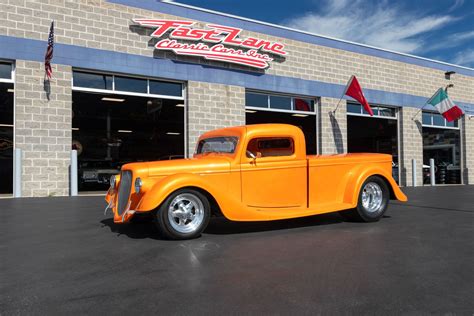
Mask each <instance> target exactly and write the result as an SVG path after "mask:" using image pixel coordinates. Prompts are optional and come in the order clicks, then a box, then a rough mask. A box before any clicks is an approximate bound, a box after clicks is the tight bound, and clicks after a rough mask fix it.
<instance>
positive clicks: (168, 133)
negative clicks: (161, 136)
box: [166, 132, 181, 135]
mask: <svg viewBox="0 0 474 316" xmlns="http://www.w3.org/2000/svg"><path fill="white" fill-rule="evenodd" d="M166 135H181V133H177V132H166Z"/></svg>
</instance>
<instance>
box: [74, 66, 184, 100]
mask: <svg viewBox="0 0 474 316" xmlns="http://www.w3.org/2000/svg"><path fill="white" fill-rule="evenodd" d="M73 87H74V90H82V91H91V90H97V92H108V91H113V92H114V93H117V94H125V95H141V96H153V97H167V98H170V99H175V100H178V99H181V100H182V99H183V84H182V83H179V82H168V81H159V80H151V79H142V78H134V77H125V76H118V75H113V74H98V73H89V72H83V71H74V72H73Z"/></svg>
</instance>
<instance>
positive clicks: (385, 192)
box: [339, 176, 390, 222]
mask: <svg viewBox="0 0 474 316" xmlns="http://www.w3.org/2000/svg"><path fill="white" fill-rule="evenodd" d="M372 188H375V191H376V192H377V190H378V189H380V191H381V194H380V196H381V201H380V205H379V203H374V205H375V206H374V207H373V208H372V209H371V208H370V207H368V206H367V203H365V204H364V202H363V197H362V196H363V194H364V192H365V193H366V192H367V190H371V191H374V190H373V189H372ZM366 194H367V193H366ZM369 200H370V199H369ZM389 200H390V191H389V189H388V187H387V184H386V182H385V181H384V180H383V179H382V178H381V177H379V176H371V177H369V178H367V180H365V181H364V183H363V184H362V187H361V189H360V192H359V198H358V201H357V207H356V208H353V209H350V210H345V211H341V212H339V214H340V215H341V216H342V217H343V218H345V219H347V220H349V221H357V222H376V221H378V220H380V219H381V218H382V216H383V215H384V214H385V211H386V210H387V207H388V202H389ZM365 201H367V199H365ZM364 205H366V206H364Z"/></svg>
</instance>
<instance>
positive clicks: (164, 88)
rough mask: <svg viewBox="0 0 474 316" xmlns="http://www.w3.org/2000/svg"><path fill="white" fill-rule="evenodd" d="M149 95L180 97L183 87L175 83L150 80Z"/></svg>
mask: <svg viewBox="0 0 474 316" xmlns="http://www.w3.org/2000/svg"><path fill="white" fill-rule="evenodd" d="M150 93H151V94H161V95H172V96H175V97H180V96H182V94H183V85H182V84H181V83H176V82H165V81H155V80H150Z"/></svg>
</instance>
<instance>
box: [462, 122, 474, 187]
mask: <svg viewBox="0 0 474 316" xmlns="http://www.w3.org/2000/svg"><path fill="white" fill-rule="evenodd" d="M462 129H463V132H464V133H463V135H462V140H463V147H464V183H465V184H474V116H473V117H470V116H466V117H465V118H464V119H463V121H462Z"/></svg>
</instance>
